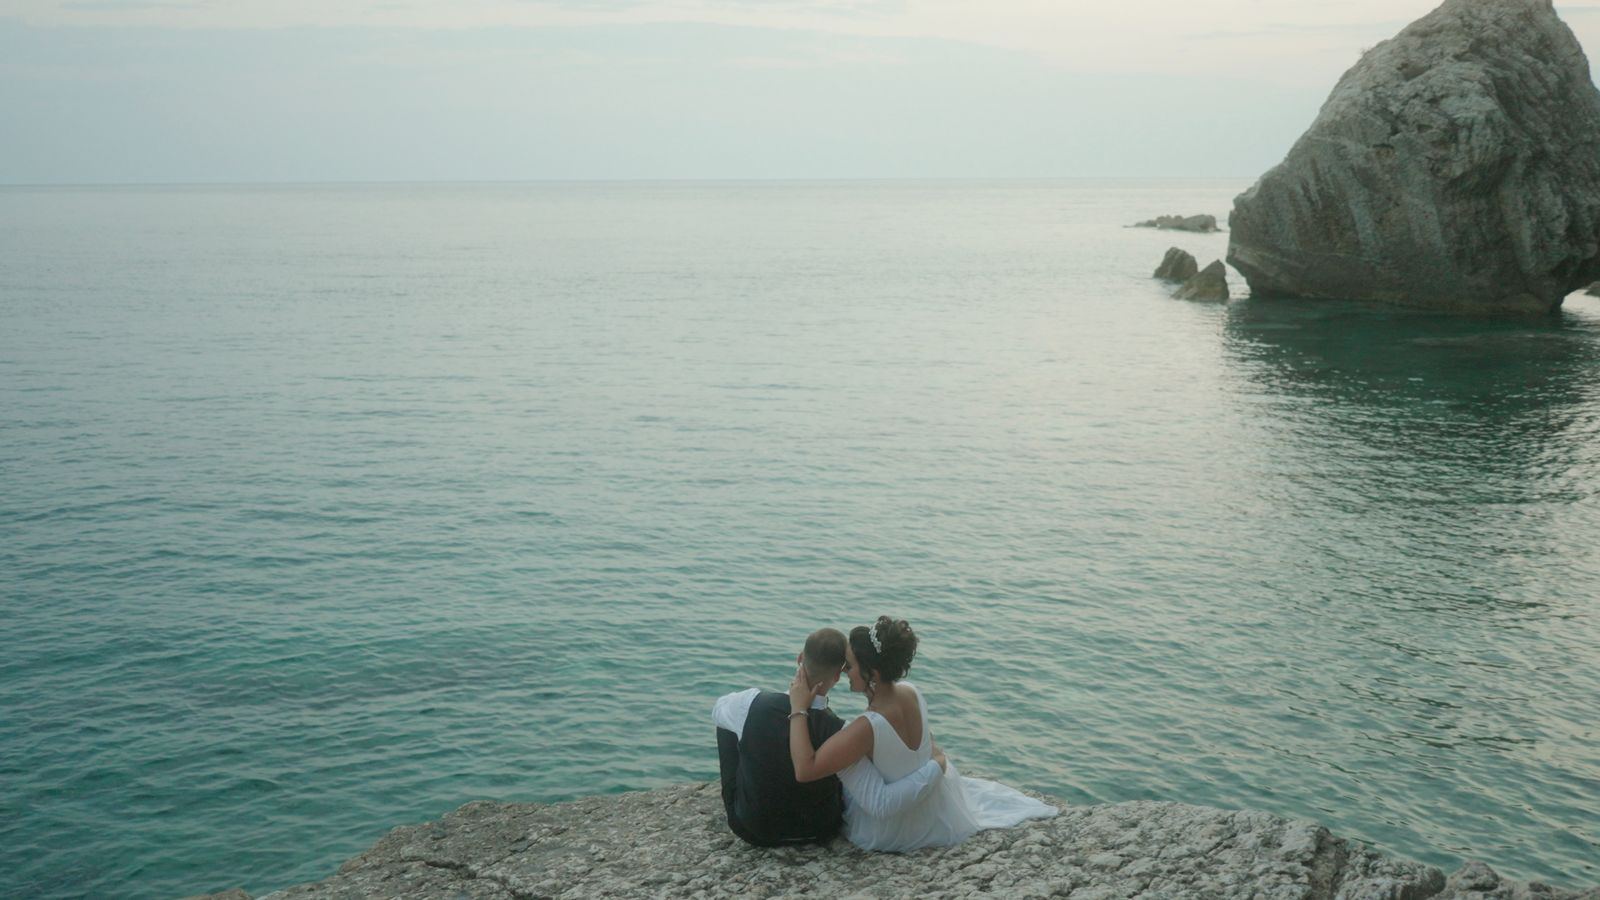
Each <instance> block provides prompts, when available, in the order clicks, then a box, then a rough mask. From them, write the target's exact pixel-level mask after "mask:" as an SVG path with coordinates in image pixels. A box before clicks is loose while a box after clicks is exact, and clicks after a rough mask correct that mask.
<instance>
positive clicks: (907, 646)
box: [850, 616, 917, 681]
mask: <svg viewBox="0 0 1600 900" xmlns="http://www.w3.org/2000/svg"><path fill="white" fill-rule="evenodd" d="M874 636H876V637H877V639H878V643H877V646H873V643H872V639H873V637H874ZM878 647H882V648H883V650H882V652H880V651H879V650H878ZM850 649H851V650H852V651H854V652H855V655H856V661H857V662H859V663H860V664H861V665H862V667H864V668H867V669H871V670H873V671H874V672H877V673H878V677H879V678H881V679H882V680H884V681H899V680H900V679H902V678H904V677H905V675H906V672H907V671H908V670H909V669H910V668H911V659H912V657H914V656H916V655H917V635H916V633H915V632H913V631H912V630H911V626H910V625H909V624H908V623H907V622H906V620H905V619H891V618H889V617H888V616H879V617H878V621H877V622H874V623H873V624H871V625H857V626H856V627H854V628H852V629H850Z"/></svg>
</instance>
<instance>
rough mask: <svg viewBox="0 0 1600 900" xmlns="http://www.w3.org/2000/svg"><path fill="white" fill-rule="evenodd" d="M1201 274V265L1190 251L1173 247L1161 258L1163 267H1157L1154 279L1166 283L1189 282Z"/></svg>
mask: <svg viewBox="0 0 1600 900" xmlns="http://www.w3.org/2000/svg"><path fill="white" fill-rule="evenodd" d="M1199 272H1200V264H1199V263H1197V262H1195V259H1194V257H1193V256H1192V255H1190V254H1189V253H1188V251H1185V250H1180V249H1178V248H1177V247H1173V248H1171V249H1169V250H1168V251H1167V255H1166V256H1163V257H1162V258H1161V265H1159V266H1156V273H1155V275H1153V276H1152V277H1154V278H1160V279H1162V280H1164V281H1188V280H1189V279H1191V278H1193V277H1194V276H1195V275H1197V274H1199Z"/></svg>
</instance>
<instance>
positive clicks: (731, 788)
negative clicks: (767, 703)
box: [717, 728, 757, 844]
mask: <svg viewBox="0 0 1600 900" xmlns="http://www.w3.org/2000/svg"><path fill="white" fill-rule="evenodd" d="M717 762H718V764H719V765H720V766H721V768H722V807H723V809H725V810H727V812H728V829H729V830H730V831H732V832H733V833H734V834H736V835H738V836H739V837H740V838H742V839H744V840H745V841H746V842H747V843H751V844H754V843H757V842H756V841H755V840H754V839H752V838H751V836H750V834H749V832H748V831H747V830H746V829H745V827H744V824H743V823H742V822H740V821H739V817H738V816H737V815H735V814H734V811H733V802H734V800H735V798H737V797H738V796H739V736H738V735H736V734H734V733H733V732H731V731H729V730H728V729H726V728H718V729H717Z"/></svg>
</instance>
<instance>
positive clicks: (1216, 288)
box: [1172, 259, 1228, 300]
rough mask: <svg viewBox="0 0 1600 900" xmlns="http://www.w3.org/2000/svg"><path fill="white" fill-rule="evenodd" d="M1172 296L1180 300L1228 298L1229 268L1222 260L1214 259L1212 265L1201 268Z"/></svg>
mask: <svg viewBox="0 0 1600 900" xmlns="http://www.w3.org/2000/svg"><path fill="white" fill-rule="evenodd" d="M1172 296H1174V297H1177V298H1178V299H1179V300H1226V299H1228V269H1227V267H1226V266H1224V265H1223V264H1222V260H1220V259H1218V260H1213V261H1212V263H1211V265H1209V266H1206V267H1205V268H1204V269H1201V270H1200V274H1198V275H1195V276H1194V277H1193V278H1190V279H1189V280H1188V281H1185V282H1184V283H1183V287H1180V288H1178V292H1177V293H1175V294H1173V295H1172Z"/></svg>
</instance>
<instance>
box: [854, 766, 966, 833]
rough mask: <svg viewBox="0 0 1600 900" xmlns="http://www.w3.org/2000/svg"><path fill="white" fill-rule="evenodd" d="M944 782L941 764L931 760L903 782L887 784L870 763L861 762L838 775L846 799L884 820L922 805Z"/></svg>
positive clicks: (870, 814) (903, 779) (897, 780)
mask: <svg viewBox="0 0 1600 900" xmlns="http://www.w3.org/2000/svg"><path fill="white" fill-rule="evenodd" d="M943 780H944V769H942V768H940V767H939V761H938V760H936V759H930V760H928V761H927V762H925V763H923V764H922V768H920V769H918V770H916V771H915V772H912V773H911V774H910V775H907V776H906V777H904V778H899V779H896V780H895V781H893V782H889V783H885V782H884V780H883V773H882V772H879V771H878V767H877V766H874V765H873V764H872V760H870V759H859V760H857V761H856V762H854V763H852V764H851V765H849V766H846V767H845V768H844V769H842V770H840V772H839V781H840V782H842V783H843V784H844V792H845V795H846V796H848V797H849V798H850V802H851V803H853V804H855V806H856V807H857V808H859V809H861V810H862V811H864V812H865V813H866V814H867V815H869V816H872V817H873V818H877V819H882V818H886V817H888V816H893V815H898V814H900V813H902V812H904V811H905V810H907V809H909V808H911V807H913V806H915V805H917V804H918V803H920V802H922V799H923V798H924V797H926V796H928V792H929V791H931V790H933V789H934V788H935V787H937V786H938V784H939V782H940V781H943Z"/></svg>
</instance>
